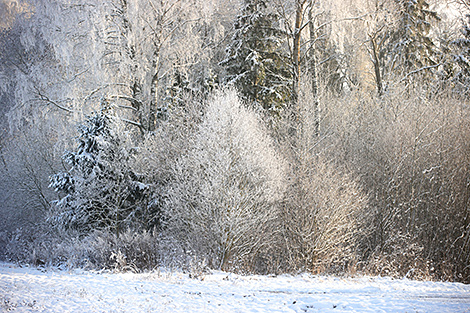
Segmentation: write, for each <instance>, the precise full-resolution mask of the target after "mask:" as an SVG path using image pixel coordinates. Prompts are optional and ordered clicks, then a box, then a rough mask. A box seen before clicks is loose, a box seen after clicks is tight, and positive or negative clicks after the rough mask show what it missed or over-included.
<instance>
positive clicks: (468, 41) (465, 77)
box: [452, 15, 470, 96]
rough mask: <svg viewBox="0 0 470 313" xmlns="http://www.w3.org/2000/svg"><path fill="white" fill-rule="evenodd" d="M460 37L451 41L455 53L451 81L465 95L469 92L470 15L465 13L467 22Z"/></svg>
mask: <svg viewBox="0 0 470 313" xmlns="http://www.w3.org/2000/svg"><path fill="white" fill-rule="evenodd" d="M461 32H462V35H463V37H462V38H459V39H457V40H455V41H453V42H452V43H453V45H454V46H455V48H456V50H457V51H456V53H454V54H453V61H454V62H455V64H456V65H457V69H456V71H455V74H454V78H453V83H454V84H455V88H456V89H457V92H459V93H462V94H463V95H465V96H468V95H469V94H470V15H467V22H464V24H463V27H462V30H461Z"/></svg>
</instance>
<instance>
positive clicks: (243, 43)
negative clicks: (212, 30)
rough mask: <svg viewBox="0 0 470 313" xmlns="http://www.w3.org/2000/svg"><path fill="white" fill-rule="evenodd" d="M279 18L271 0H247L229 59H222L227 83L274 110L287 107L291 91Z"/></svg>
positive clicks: (247, 97) (230, 47)
mask: <svg viewBox="0 0 470 313" xmlns="http://www.w3.org/2000/svg"><path fill="white" fill-rule="evenodd" d="M278 21H279V18H278V15H277V14H275V13H273V12H270V11H269V9H268V5H267V1H265V0H245V2H244V6H243V8H242V11H241V13H240V15H238V17H237V19H236V22H235V25H234V26H235V32H234V35H233V37H232V40H231V43H230V44H229V46H228V47H227V49H226V59H225V60H224V61H222V62H221V65H222V66H224V67H225V69H226V72H227V77H226V82H227V83H229V84H234V85H235V87H236V88H237V90H238V91H239V92H240V94H241V95H242V97H243V99H245V100H247V101H249V102H253V103H256V104H259V105H261V106H262V107H263V108H264V109H265V110H268V111H270V112H272V113H275V112H279V110H280V109H282V108H283V106H284V104H285V103H286V102H288V101H289V100H290V93H291V90H290V85H291V71H290V69H289V67H288V57H287V54H286V53H285V52H284V51H283V50H282V37H283V36H284V33H283V31H282V30H281V29H280V28H279V27H278V25H277V24H278Z"/></svg>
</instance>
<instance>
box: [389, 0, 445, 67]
mask: <svg viewBox="0 0 470 313" xmlns="http://www.w3.org/2000/svg"><path fill="white" fill-rule="evenodd" d="M395 3H396V5H397V12H396V13H397V21H396V24H395V27H393V28H392V29H391V30H390V31H389V32H388V34H386V36H388V37H389V38H388V39H387V42H388V44H387V45H386V47H385V49H384V50H383V51H382V53H384V54H385V60H386V62H385V64H386V66H387V67H388V68H389V71H390V72H395V73H398V74H399V75H407V74H409V73H410V72H412V71H421V70H422V69H424V68H426V67H432V66H434V65H436V62H435V59H434V56H435V45H434V43H433V41H432V39H431V37H430V31H431V26H432V25H431V23H432V22H433V21H437V20H439V17H438V15H437V13H436V12H434V11H431V10H429V4H428V3H427V1H426V0H395Z"/></svg>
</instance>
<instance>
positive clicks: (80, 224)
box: [49, 112, 149, 232]
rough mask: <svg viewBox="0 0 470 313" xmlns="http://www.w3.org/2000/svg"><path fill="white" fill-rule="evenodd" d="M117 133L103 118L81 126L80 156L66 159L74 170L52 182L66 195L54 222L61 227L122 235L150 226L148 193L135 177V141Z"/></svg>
mask: <svg viewBox="0 0 470 313" xmlns="http://www.w3.org/2000/svg"><path fill="white" fill-rule="evenodd" d="M116 130H117V128H116V125H115V124H113V122H112V120H111V118H110V117H108V116H107V115H106V114H104V113H103V112H99V113H95V114H93V115H92V116H90V117H89V118H88V119H87V120H86V121H85V122H84V123H83V124H82V125H80V127H79V136H78V138H77V143H78V145H77V148H76V150H74V151H69V152H67V153H66V154H65V155H64V160H65V161H66V163H68V164H69V165H70V169H69V170H68V171H65V172H60V173H57V174H55V175H53V176H52V178H51V187H53V188H54V189H55V190H56V191H58V192H59V193H60V194H61V195H62V197H61V198H60V199H59V200H58V201H57V202H56V203H55V206H54V208H53V210H52V211H51V216H50V218H49V219H50V221H51V222H52V223H53V224H55V225H56V226H64V227H65V228H72V229H77V230H79V231H83V232H87V231H90V230H93V229H109V230H112V231H115V232H119V231H121V230H123V229H125V228H126V227H129V226H132V225H135V223H136V221H137V222H144V221H145V220H144V219H143V218H142V215H143V214H144V213H145V212H146V209H147V202H146V201H147V194H148V189H149V187H148V186H147V185H145V184H144V183H143V182H142V177H139V175H138V174H136V173H135V172H134V171H132V167H131V162H132V159H133V151H132V149H131V146H130V145H128V144H129V141H130V138H124V137H123V134H121V133H119V132H117V131H116ZM144 226H145V225H144Z"/></svg>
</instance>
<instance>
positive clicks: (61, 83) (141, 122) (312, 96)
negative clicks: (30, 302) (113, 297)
mask: <svg viewBox="0 0 470 313" xmlns="http://www.w3.org/2000/svg"><path fill="white" fill-rule="evenodd" d="M0 14H1V18H0V82H1V84H0V104H1V105H0V125H1V127H0V132H1V134H0V158H1V160H0V161H1V162H0V173H1V174H0V175H1V178H2V179H0V216H1V218H0V258H1V259H3V260H6V261H10V262H20V263H28V264H34V265H52V266H61V267H85V268H97V269H101V268H108V269H115V270H131V271H144V270H151V269H155V268H158V267H169V268H181V269H183V270H187V271H188V272H190V273H191V274H192V275H198V273H202V272H204V271H206V270H210V269H222V270H225V271H233V272H238V273H261V274H268V273H270V274H279V273H298V272H301V271H307V272H311V273H322V274H326V273H331V274H355V273H365V274H369V275H388V276H393V277H408V278H413V279H438V280H450V281H461V282H467V283H468V282H470V106H469V104H470V3H469V2H468V1H467V0H454V1H445V0H434V1H433V0H347V1H345V0H2V1H1V2H0ZM467 14H468V15H467Z"/></svg>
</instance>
